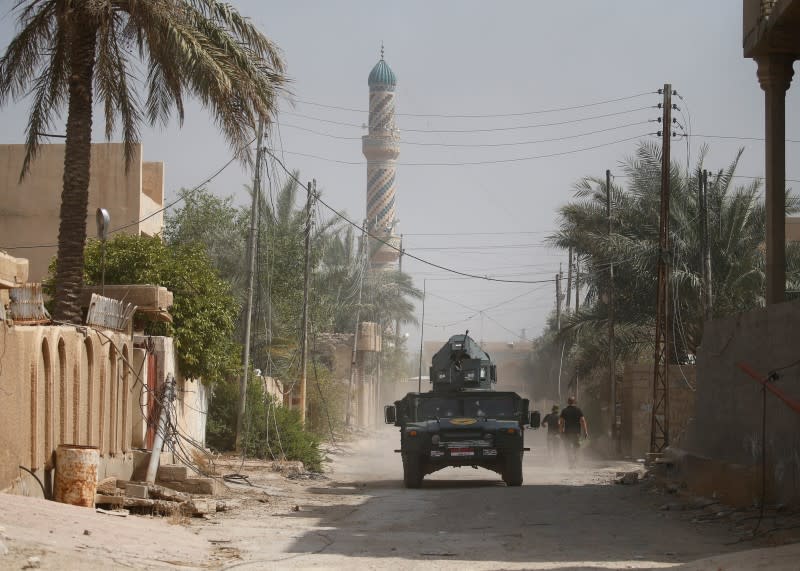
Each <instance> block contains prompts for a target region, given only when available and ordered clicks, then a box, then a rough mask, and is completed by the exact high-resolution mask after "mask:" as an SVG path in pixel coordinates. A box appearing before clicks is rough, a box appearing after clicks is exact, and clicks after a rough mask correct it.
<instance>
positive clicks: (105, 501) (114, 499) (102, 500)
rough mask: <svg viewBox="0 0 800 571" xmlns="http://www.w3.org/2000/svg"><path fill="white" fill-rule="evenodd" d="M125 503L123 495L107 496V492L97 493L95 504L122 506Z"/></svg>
mask: <svg viewBox="0 0 800 571" xmlns="http://www.w3.org/2000/svg"><path fill="white" fill-rule="evenodd" d="M124 503H125V498H124V497H123V496H107V495H105V494H95V497H94V504H95V505H96V506H116V507H122V505H123V504H124Z"/></svg>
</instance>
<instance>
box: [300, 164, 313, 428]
mask: <svg viewBox="0 0 800 571" xmlns="http://www.w3.org/2000/svg"><path fill="white" fill-rule="evenodd" d="M307 191H308V197H307V198H306V230H305V234H306V243H305V250H306V259H305V269H304V271H303V318H302V321H303V324H302V328H303V331H302V334H301V337H300V390H299V391H298V392H299V395H298V397H299V401H300V421H301V422H302V423H303V424H305V423H306V379H307V375H306V373H307V365H308V282H309V278H310V277H311V208H312V206H313V203H314V199H315V198H316V194H317V181H316V179H314V181H313V183H311V182H309V183H308V189H307Z"/></svg>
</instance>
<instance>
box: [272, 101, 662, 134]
mask: <svg viewBox="0 0 800 571" xmlns="http://www.w3.org/2000/svg"><path fill="white" fill-rule="evenodd" d="M655 108H656V107H655V106H654V105H647V106H645V107H637V108H635V109H627V110H625V111H615V112H613V113H603V114H601V115H591V116H589V117H582V118H580V119H567V120H565V121H555V122H553V123H536V124H533V125H514V126H511V127H489V128H485V129H408V128H406V129H403V131H406V132H408V133H493V132H498V131H521V130H523V129H537V128H540V127H557V126H560V125H572V124H574V123H581V122H583V121H593V120H595V119H605V118H608V117H619V116H620V115H628V114H630V113H636V112H637V111H644V110H646V109H655ZM284 113H285V114H287V115H293V116H295V117H302V118H303V119H309V120H311V121H319V122H321V123H329V124H331V125H340V126H343V127H357V128H359V129H360V128H362V127H363V125H359V124H358V123H347V122H346V121H334V120H332V119H323V118H322V117H314V116H312V115H304V114H303V113H295V112H294V111H284Z"/></svg>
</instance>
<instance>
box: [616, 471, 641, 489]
mask: <svg viewBox="0 0 800 571" xmlns="http://www.w3.org/2000/svg"><path fill="white" fill-rule="evenodd" d="M614 483H616V484H620V485H623V486H632V485H634V484H638V483H639V472H636V471H634V472H617V475H616V480H615V481H614Z"/></svg>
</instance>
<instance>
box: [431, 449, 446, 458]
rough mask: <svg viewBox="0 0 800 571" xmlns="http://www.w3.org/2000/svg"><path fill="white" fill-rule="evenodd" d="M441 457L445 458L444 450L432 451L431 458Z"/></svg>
mask: <svg viewBox="0 0 800 571" xmlns="http://www.w3.org/2000/svg"><path fill="white" fill-rule="evenodd" d="M440 456H444V452H443V451H442V450H431V458H439V457H440Z"/></svg>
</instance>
